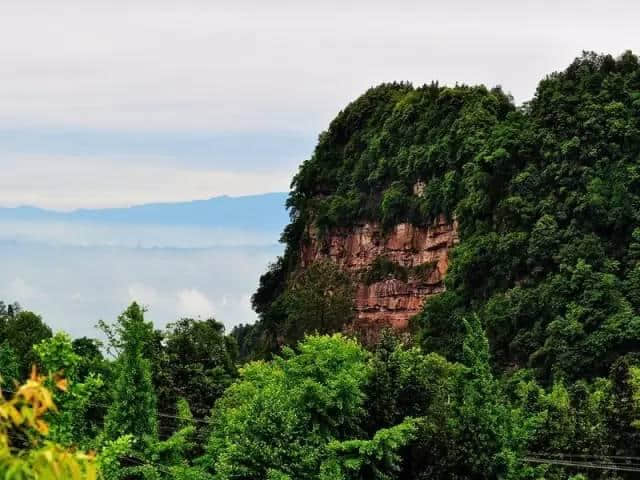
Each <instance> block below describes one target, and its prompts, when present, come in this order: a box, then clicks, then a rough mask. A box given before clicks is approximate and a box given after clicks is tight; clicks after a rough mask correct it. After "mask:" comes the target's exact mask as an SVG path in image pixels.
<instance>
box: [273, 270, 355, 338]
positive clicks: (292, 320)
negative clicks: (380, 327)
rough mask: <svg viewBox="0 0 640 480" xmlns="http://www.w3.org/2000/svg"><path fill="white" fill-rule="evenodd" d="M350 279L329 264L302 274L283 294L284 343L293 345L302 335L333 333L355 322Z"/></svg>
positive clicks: (292, 281) (293, 280)
mask: <svg viewBox="0 0 640 480" xmlns="http://www.w3.org/2000/svg"><path fill="white" fill-rule="evenodd" d="M353 288H354V287H353V282H352V280H351V279H350V278H349V275H348V274H347V273H345V272H343V271H341V270H340V269H339V267H337V266H336V265H335V264H333V263H331V262H318V263H314V264H313V265H311V266H310V267H309V268H307V269H306V270H305V271H303V272H302V273H301V274H300V275H299V276H298V277H296V278H294V279H292V280H291V283H290V285H289V287H288V289H287V291H286V292H285V294H284V298H283V303H284V310H285V312H286V315H287V320H286V323H285V326H284V332H283V336H284V342H285V343H286V344H293V343H295V342H296V341H298V340H300V339H301V338H303V336H304V334H305V333H311V332H314V333H319V334H326V333H334V332H338V331H340V330H342V329H343V328H344V327H345V326H346V325H349V324H350V322H351V321H352V320H353V318H354V312H355V310H354V303H353V299H354V290H353Z"/></svg>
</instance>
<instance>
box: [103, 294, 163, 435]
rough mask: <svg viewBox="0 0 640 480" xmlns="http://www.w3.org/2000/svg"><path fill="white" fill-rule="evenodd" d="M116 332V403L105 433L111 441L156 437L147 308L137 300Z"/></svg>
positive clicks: (123, 316) (121, 318)
mask: <svg viewBox="0 0 640 480" xmlns="http://www.w3.org/2000/svg"><path fill="white" fill-rule="evenodd" d="M114 332H115V334H116V337H115V338H116V340H117V342H118V347H119V349H120V355H119V357H118V361H117V366H116V368H117V376H116V384H115V387H114V392H113V397H114V398H113V403H112V405H111V407H110V408H109V410H108V412H107V416H106V418H105V435H106V437H107V438H108V439H109V440H115V439H117V438H118V437H121V436H123V435H127V434H130V435H133V436H134V438H136V439H145V438H146V439H152V438H155V437H156V436H157V424H156V421H157V419H156V395H155V392H154V389H153V383H152V380H151V365H150V362H149V360H148V359H147V358H145V356H144V351H145V344H146V342H148V341H149V340H150V339H151V337H152V334H153V326H152V324H151V322H146V321H145V320H144V309H143V308H142V307H140V306H139V305H138V304H137V303H135V302H134V303H132V304H131V305H130V306H129V308H127V309H126V310H125V311H124V313H123V314H122V315H120V316H119V317H118V320H117V322H116V325H115V328H114Z"/></svg>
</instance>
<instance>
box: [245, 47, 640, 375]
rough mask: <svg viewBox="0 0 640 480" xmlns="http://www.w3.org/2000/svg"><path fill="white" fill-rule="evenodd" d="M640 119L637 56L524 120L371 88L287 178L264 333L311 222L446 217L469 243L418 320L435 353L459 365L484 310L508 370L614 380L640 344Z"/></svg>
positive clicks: (598, 68)
mask: <svg viewBox="0 0 640 480" xmlns="http://www.w3.org/2000/svg"><path fill="white" fill-rule="evenodd" d="M639 114H640V66H639V65H638V59H637V57H635V56H634V55H632V54H631V53H625V54H624V55H622V56H621V57H620V58H618V59H614V58H613V57H611V56H599V55H595V54H591V53H588V54H584V55H583V56H582V57H580V58H578V59H576V60H575V62H574V63H573V64H571V65H570V66H569V68H567V69H566V70H565V71H563V72H559V73H554V74H552V75H550V76H548V77H547V78H546V79H544V80H543V81H542V82H541V83H540V85H539V87H538V89H537V91H536V94H535V96H534V98H533V99H532V100H531V101H530V102H528V103H526V104H524V105H523V106H521V107H518V108H516V107H515V106H514V105H513V103H512V101H511V99H510V98H509V97H508V96H507V95H505V94H504V93H503V92H502V90H500V89H493V90H488V89H486V88H484V87H467V86H456V87H453V88H448V87H441V86H438V85H437V84H432V85H427V86H424V87H420V88H413V87H412V86H411V85H408V84H404V83H398V84H384V85H381V86H379V87H376V88H373V89H371V90H369V91H368V92H366V93H365V94H364V95H363V96H362V97H360V98H359V99H357V100H356V101H354V102H353V103H351V104H350V105H349V106H348V107H347V108H346V109H345V110H344V111H342V112H341V113H340V114H339V115H338V116H337V117H336V119H335V120H334V121H333V122H332V123H331V125H330V126H329V129H328V130H327V131H326V132H324V133H323V134H322V135H321V136H320V139H319V142H318V145H317V147H316V149H315V152H314V154H313V156H312V157H311V158H310V159H309V160H307V161H306V162H304V163H303V164H302V166H301V167H300V170H299V172H298V174H297V175H296V176H295V178H294V180H293V183H292V191H291V194H290V197H289V200H288V205H289V207H290V212H291V219H292V221H291V223H290V225H289V226H288V227H287V228H286V229H285V232H284V234H283V241H284V242H285V244H286V252H285V254H284V256H283V257H282V258H281V259H279V260H278V261H277V262H276V263H275V264H274V265H273V266H272V268H271V269H270V271H269V272H267V273H266V274H265V275H264V276H263V277H262V279H261V284H260V287H259V289H258V291H257V292H256V294H255V295H254V305H255V307H256V311H258V313H260V314H261V317H262V319H263V320H265V319H268V321H267V322H261V324H259V326H258V329H264V330H267V331H268V330H270V329H276V330H277V329H279V328H280V325H281V324H282V322H283V320H282V319H279V318H277V315H274V310H273V309H272V308H271V306H272V305H273V304H274V303H277V302H276V299H277V298H278V297H279V296H280V295H282V294H283V292H284V291H285V290H286V289H287V281H288V279H289V278H290V277H291V274H292V272H294V271H295V270H296V268H297V261H298V257H297V255H298V252H299V249H300V246H301V244H302V243H303V242H305V241H306V238H305V232H306V229H307V228H308V227H309V226H310V225H314V226H315V227H317V228H318V229H319V230H320V231H321V232H323V231H328V230H330V229H331V228H332V227H335V226H348V225H349V224H351V223H353V222H356V221H361V220H363V219H367V220H376V221H380V222H381V223H383V224H385V225H394V224H396V223H398V222H402V221H409V222H411V223H414V224H428V223H429V222H431V221H432V220H433V219H434V218H435V217H436V216H437V215H439V214H442V213H444V214H446V215H447V216H449V217H450V218H451V217H453V216H455V217H456V218H457V220H458V222H459V229H460V232H459V233H460V240H461V242H460V245H459V246H458V247H457V248H456V249H455V250H454V251H453V252H452V259H451V269H450V271H449V274H448V275H447V279H446V285H447V292H446V293H444V294H442V295H440V296H439V297H438V298H436V299H434V300H433V301H431V302H428V304H427V305H426V307H425V310H424V312H423V314H422V315H420V317H419V318H417V319H416V322H415V327H416V329H417V331H418V332H419V334H420V339H421V343H422V345H423V346H424V347H425V348H426V349H427V350H435V351H438V352H440V353H442V354H444V355H445V356H447V357H448V358H451V359H459V352H460V344H461V338H462V337H461V336H462V332H463V328H462V319H463V318H465V317H468V315H469V314H471V313H476V314H478V315H479V316H480V318H481V319H482V321H483V324H484V325H485V326H486V328H487V330H488V332H489V339H490V344H491V350H492V355H493V359H494V362H495V366H496V367H498V368H500V369H507V368H509V369H510V368H514V367H519V368H522V367H531V368H534V369H535V372H536V376H537V377H538V378H540V379H543V380H545V381H550V380H552V378H554V377H555V378H570V379H578V378H585V377H593V376H597V375H602V374H606V373H607V372H608V370H609V368H610V367H611V365H612V363H613V362H614V361H615V359H616V358H618V357H619V356H620V355H622V354H625V353H627V352H630V351H635V350H637V349H638V348H639V347H640V323H639V322H640V317H639V316H638V314H639V312H640V310H639V308H640V300H638V294H637V289H638V287H640V283H639V282H640V280H638V279H639V278H640V266H638V265H639V264H638V261H640V253H638V252H640V218H639V217H640V213H638V212H639V211H640V209H639V207H640V197H639V195H640V188H639V187H640V185H639V183H638V182H639V181H640V180H639V178H640V176H639V175H640V166H639V162H638V160H639V156H640V115H639ZM414 186H418V188H415V189H414ZM636 228H638V230H636ZM267 324H268V325H267ZM302 328H303V329H304V327H302Z"/></svg>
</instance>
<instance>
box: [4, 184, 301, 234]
mask: <svg viewBox="0 0 640 480" xmlns="http://www.w3.org/2000/svg"><path fill="white" fill-rule="evenodd" d="M286 198H287V194H286V193H284V192H275V193H265V194H261V195H247V196H241V197H229V196H226V195H224V196H219V197H213V198H210V199H208V200H194V201H190V202H178V203H150V204H144V205H136V206H131V207H125V208H103V209H78V210H73V211H70V212H60V211H55V210H46V209H42V208H37V207H31V206H21V207H14V208H0V220H12V221H64V222H70V221H71V222H76V221H77V222H92V223H117V224H136V225H164V226H194V225H197V226H206V227H216V228H237V229H249V230H253V231H260V230H266V231H272V230H278V231H279V230H281V229H282V227H283V226H284V225H286V224H287V223H288V221H289V216H288V214H287V211H286V209H285V200H286Z"/></svg>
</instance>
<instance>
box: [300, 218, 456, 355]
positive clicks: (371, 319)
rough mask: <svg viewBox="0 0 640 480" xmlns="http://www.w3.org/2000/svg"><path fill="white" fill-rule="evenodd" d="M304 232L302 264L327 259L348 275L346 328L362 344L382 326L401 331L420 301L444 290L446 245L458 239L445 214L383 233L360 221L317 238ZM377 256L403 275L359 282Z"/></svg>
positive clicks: (400, 225) (416, 310)
mask: <svg viewBox="0 0 640 480" xmlns="http://www.w3.org/2000/svg"><path fill="white" fill-rule="evenodd" d="M307 233H308V238H309V241H308V242H306V243H305V244H304V245H303V246H302V252H301V264H302V265H301V266H302V268H305V267H306V266H308V265H310V264H311V263H314V262H317V261H322V260H327V259H329V260H331V261H333V262H335V263H336V264H337V265H339V266H340V267H341V268H342V269H343V270H345V271H348V272H350V273H352V274H353V278H354V280H355V281H356V298H355V308H356V321H355V322H354V325H352V326H351V327H350V328H349V329H350V330H354V331H355V332H356V333H358V334H359V335H361V337H362V338H363V339H364V340H365V341H367V342H374V341H375V339H376V338H377V337H378V334H379V333H380V331H381V330H382V329H384V328H387V327H392V328H394V329H396V330H400V331H402V330H404V329H406V328H407V326H408V323H409V318H411V317H412V316H413V315H415V314H417V313H418V312H419V311H420V310H421V308H422V305H423V304H424V302H425V301H426V300H427V299H428V298H429V297H431V296H432V295H435V294H437V293H440V292H442V291H443V290H444V282H443V280H444V275H445V273H446V272H447V268H448V266H449V262H448V253H449V249H450V248H451V247H452V246H453V245H455V244H456V243H458V233H457V223H456V222H455V221H454V222H448V221H447V220H446V218H445V217H444V216H442V217H440V218H438V219H437V220H436V221H435V222H434V224H433V225H431V226H429V227H417V226H413V225H410V224H408V223H401V224H398V225H396V226H395V227H394V228H393V229H392V230H391V231H389V232H386V233H385V232H383V229H382V226H381V225H380V224H378V223H362V224H358V225H356V226H354V227H351V228H345V229H336V230H334V231H331V232H330V233H329V235H328V236H326V237H325V238H324V239H323V240H322V241H321V240H320V238H319V236H318V233H317V231H316V230H315V229H309V230H308V231H307ZM378 257H384V258H385V259H386V260H388V261H390V262H393V264H396V265H398V266H400V267H402V268H403V269H404V271H406V272H407V274H406V277H405V278H397V277H394V276H392V275H389V276H387V277H386V278H382V279H376V280H377V281H374V282H366V281H364V280H363V278H364V277H365V275H366V273H367V272H368V271H369V270H370V269H371V268H372V265H373V264H374V262H375V261H376V259H377V258H378Z"/></svg>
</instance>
